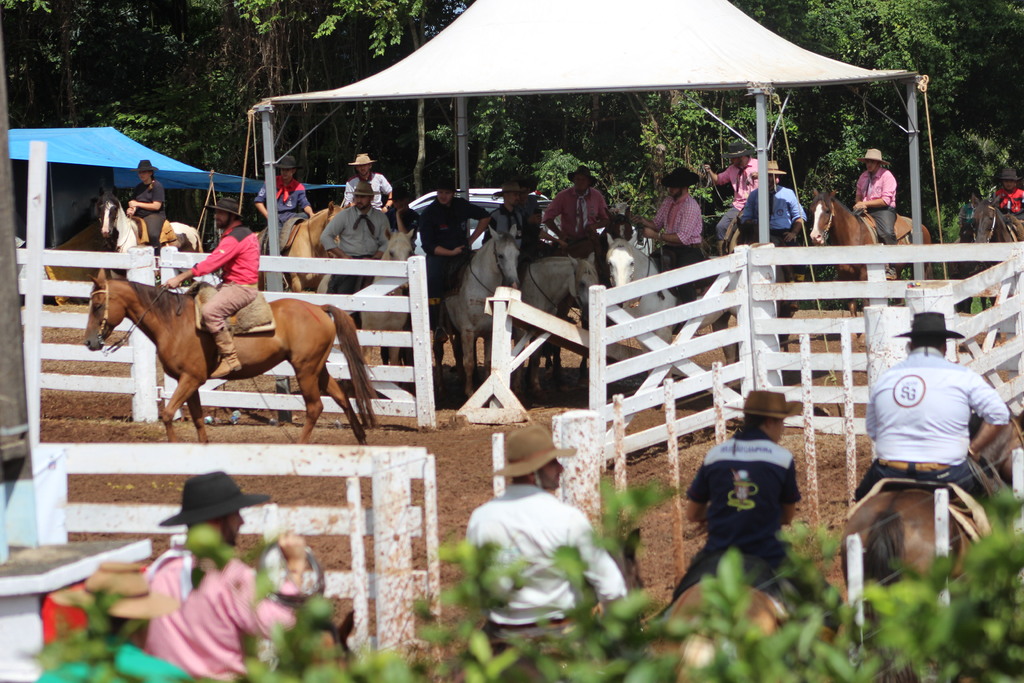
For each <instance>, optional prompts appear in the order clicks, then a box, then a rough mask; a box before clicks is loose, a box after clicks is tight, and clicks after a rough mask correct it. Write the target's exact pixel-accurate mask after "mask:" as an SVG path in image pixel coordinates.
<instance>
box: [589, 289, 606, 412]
mask: <svg viewBox="0 0 1024 683" xmlns="http://www.w3.org/2000/svg"><path fill="white" fill-rule="evenodd" d="M607 291H608V290H606V289H605V287H604V285H594V286H593V287H591V288H590V316H589V317H590V382H589V387H588V395H589V401H588V405H589V406H590V409H591V410H594V411H597V413H598V414H603V412H604V404H605V401H607V400H608V387H607V386H606V384H605V380H604V378H605V372H606V371H607V369H608V357H607V356H605V348H604V330H605V327H606V325H607V323H608V317H607V308H608V303H607V300H606V299H605V293H606V292H607Z"/></svg>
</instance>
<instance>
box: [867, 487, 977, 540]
mask: <svg viewBox="0 0 1024 683" xmlns="http://www.w3.org/2000/svg"><path fill="white" fill-rule="evenodd" d="M937 488H948V489H949V516H950V518H951V519H953V520H954V521H955V522H956V524H957V526H958V527H960V529H961V530H962V531H963V532H964V534H966V535H967V537H968V538H970V539H971V540H972V541H977V540H978V539H979V538H981V537H982V536H986V535H988V534H990V533H992V525H991V524H990V523H989V521H988V515H987V514H986V513H985V508H983V507H982V506H981V504H980V503H978V501H977V500H975V498H974V496H972V495H971V494H969V493H967V491H964V490H963V489H962V488H960V487H959V486H957V485H956V484H948V483H943V482H932V481H917V480H916V479H895V478H889V479H881V480H880V481H878V482H877V483H876V484H875V485H874V486H873V487H872V488H871V490H870V491H868V495H866V496H864V497H863V498H862V499H861V500H860V501H858V502H857V504H856V505H854V506H853V507H852V508H850V512H849V513H848V514H847V519H850V518H852V517H853V515H854V513H855V512H856V511H857V510H859V509H860V508H861V506H863V505H864V504H865V503H867V501H869V500H871V499H872V498H874V497H875V496H877V495H879V494H881V493H885V492H889V491H905V490H906V489H922V490H924V491H934V490H935V489H937Z"/></svg>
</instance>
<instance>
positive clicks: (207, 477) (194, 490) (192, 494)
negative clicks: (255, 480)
mask: <svg viewBox="0 0 1024 683" xmlns="http://www.w3.org/2000/svg"><path fill="white" fill-rule="evenodd" d="M268 500H270V496H265V495H262V494H258V493H250V494H245V493H242V490H241V489H240V488H238V484H236V483H235V480H234V479H232V478H231V477H229V476H228V475H227V474H225V473H223V472H210V473H208V474H200V475H198V476H195V477H190V478H189V479H187V480H185V488H184V490H183V491H182V492H181V512H179V513H178V514H176V515H174V516H173V517H168V518H167V519H165V520H164V521H162V522H160V526H178V525H179V524H186V525H192V524H199V523H200V522H208V521H210V520H211V519H217V518H219V517H224V516H226V515H230V514H231V513H232V512H238V511H239V510H241V509H242V508H247V507H249V506H251V505H259V504H260V503H266V502H267V501H268Z"/></svg>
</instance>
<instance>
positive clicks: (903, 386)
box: [892, 375, 928, 408]
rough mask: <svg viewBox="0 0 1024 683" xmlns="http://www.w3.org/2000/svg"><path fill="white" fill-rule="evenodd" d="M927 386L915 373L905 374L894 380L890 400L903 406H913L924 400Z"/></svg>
mask: <svg viewBox="0 0 1024 683" xmlns="http://www.w3.org/2000/svg"><path fill="white" fill-rule="evenodd" d="M927 389H928V387H927V385H925V383H924V380H923V379H921V377H919V376H917V375H907V376H906V377H903V378H901V379H900V381H898V382H896V384H895V386H893V388H892V400H893V401H895V402H896V405H898V406H900V407H903V408H913V407H914V406H916V405H917V404H919V403H920V402H921V401H923V400H924V395H925V392H926V391H927Z"/></svg>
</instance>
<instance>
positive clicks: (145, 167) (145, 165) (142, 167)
mask: <svg viewBox="0 0 1024 683" xmlns="http://www.w3.org/2000/svg"><path fill="white" fill-rule="evenodd" d="M159 170H160V169H159V168H157V167H156V166H154V165H153V164H151V163H149V159H143V160H142V161H140V162H139V167H138V168H136V169H135V172H136V173H138V172H139V171H150V172H151V173H152V172H155V171H159Z"/></svg>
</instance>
